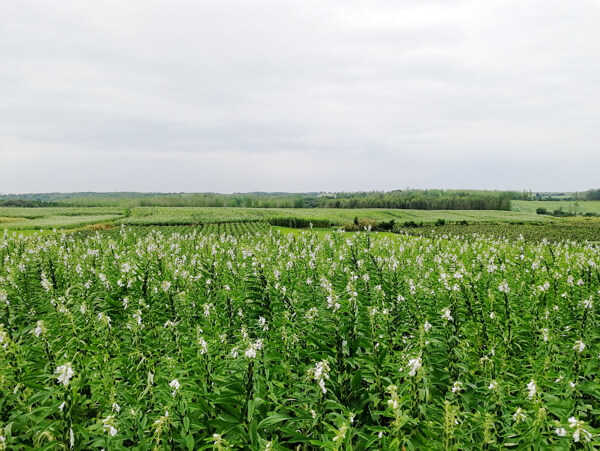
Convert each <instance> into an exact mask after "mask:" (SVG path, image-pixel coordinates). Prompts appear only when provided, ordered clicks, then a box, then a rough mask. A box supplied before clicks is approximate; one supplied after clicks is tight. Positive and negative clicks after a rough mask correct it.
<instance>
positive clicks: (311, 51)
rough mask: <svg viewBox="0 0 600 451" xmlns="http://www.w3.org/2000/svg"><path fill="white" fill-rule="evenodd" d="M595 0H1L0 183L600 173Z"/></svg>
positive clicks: (250, 187) (324, 183) (21, 186)
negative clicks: (52, 0) (51, 0)
mask: <svg viewBox="0 0 600 451" xmlns="http://www.w3.org/2000/svg"><path fill="white" fill-rule="evenodd" d="M599 23H600V2H599V1H598V0H572V1H554V0H531V1H523V0H518V1H517V0H514V1H513V0H481V1H466V0H465V1H461V0H443V1H433V0H419V1H404V0H390V1H384V0H381V1H379V0H365V1H354V0H339V1H311V0H297V1H285V0H271V1H266V0H252V1H248V0H239V1H237V0H218V1H211V0H202V1H191V0H190V1H179V0H169V1H166V0H165V1H154V0H143V1H141V0H140V1H138V0H127V1H123V0H118V1H112V0H103V1H101V2H99V1H85V0H77V1H74V0H60V1H54V2H50V1H47V0H40V1H29V0H4V1H2V4H1V5H0V193H1V192H4V193H14V192H48V191H119V190H128V191H129V190H134V191H162V192H166V191H168V192H172V191H188V192H206V191H216V192H224V193H227V192H235V191H258V190H261V191H295V192H297V191H321V190H323V191H342V190H343V191H354V190H375V189H377V190H381V189H383V190H391V189H398V188H400V189H402V188H405V187H408V186H410V187H414V188H482V189H516V190H523V189H526V190H529V189H531V190H533V191H571V190H585V189H588V188H596V187H600V26H599V25H598V24H599Z"/></svg>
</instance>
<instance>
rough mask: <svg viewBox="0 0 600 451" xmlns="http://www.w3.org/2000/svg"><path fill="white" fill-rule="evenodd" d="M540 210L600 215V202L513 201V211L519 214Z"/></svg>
mask: <svg viewBox="0 0 600 451" xmlns="http://www.w3.org/2000/svg"><path fill="white" fill-rule="evenodd" d="M538 208H545V209H546V210H547V211H548V212H550V213H551V212H553V211H554V210H561V209H562V211H564V212H568V213H576V214H585V213H597V214H600V201H597V200H589V201H579V202H577V201H561V200H550V201H545V200H544V201H542V200H513V201H512V203H511V209H512V211H514V212H519V213H535V211H536V210H537V209H538Z"/></svg>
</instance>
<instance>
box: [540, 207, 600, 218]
mask: <svg viewBox="0 0 600 451" xmlns="http://www.w3.org/2000/svg"><path fill="white" fill-rule="evenodd" d="M535 212H536V213H537V214H538V215H549V216H555V217H557V218H566V217H571V216H576V213H573V212H570V211H564V210H562V209H558V210H554V211H552V212H550V211H548V210H547V209H545V208H543V207H540V208H537V209H536V210H535ZM582 216H585V217H588V218H589V217H595V216H600V215H599V214H598V213H592V212H587V213H583V214H582Z"/></svg>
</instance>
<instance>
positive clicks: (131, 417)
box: [0, 228, 600, 450]
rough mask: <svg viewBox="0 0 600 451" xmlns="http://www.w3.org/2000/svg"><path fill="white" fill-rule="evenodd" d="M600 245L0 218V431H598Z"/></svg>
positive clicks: (524, 442)
mask: <svg viewBox="0 0 600 451" xmlns="http://www.w3.org/2000/svg"><path fill="white" fill-rule="evenodd" d="M598 265H600V250H599V249H598V248H597V247H594V246H591V245H588V246H581V245H577V244H575V243H569V242H562V243H558V244H549V243H548V242H542V243H536V244H528V243H527V242H525V241H523V240H510V241H509V240H491V239H484V238H478V239H473V240H467V241H465V240H460V239H448V238H435V239H428V238H421V237H408V236H393V237H379V238H375V236H374V235H373V234H370V233H356V234H346V233H340V232H335V233H333V234H328V235H326V236H325V237H322V236H321V237H320V235H318V234H315V233H304V234H302V235H300V236H295V235H292V234H290V235H287V236H284V235H282V234H279V233H273V232H267V233H262V234H260V233H259V234H255V235H252V234H245V235H242V236H240V237H233V236H231V235H226V234H222V235H214V234H210V235H205V234H202V233H198V232H196V231H194V232H192V233H190V234H188V235H181V234H177V233H173V234H169V235H164V234H161V233H157V232H153V233H149V234H144V235H143V236H140V235H137V234H136V233H134V232H132V231H131V230H128V229H125V228H123V229H121V230H120V231H119V232H118V233H114V232H111V233H109V234H107V233H105V232H104V233H101V232H98V233H94V234H92V235H88V236H82V235H79V236H77V235H71V236H69V235H64V234H63V235H53V236H50V237H38V238H26V239H15V238H13V237H11V236H9V235H8V234H5V235H4V238H2V239H0V324H1V326H0V448H1V447H7V448H9V449H21V448H24V447H35V448H44V447H45V448H47V449H57V448H60V447H62V448H64V449H71V448H72V449H100V448H104V449H107V450H109V449H110V450H114V449H123V448H125V447H131V446H136V447H137V449H141V450H144V449H154V448H157V449H171V448H178V449H190V450H192V449H225V448H226V447H229V446H231V447H233V448H234V449H241V448H246V449H261V450H262V449H283V448H288V449H289V448H293V449H332V450H334V449H357V450H358V449H385V450H389V449H402V448H406V449H422V448H428V449H473V448H476V449H500V448H504V447H510V446H512V447H534V448H536V449H540V448H548V447H554V448H553V449H570V448H571V447H587V448H588V449H592V448H593V447H596V446H599V445H600V442H598V440H597V431H598V428H599V427H600V409H599V407H598V406H599V403H598V401H599V399H600V380H599V377H598V365H599V357H600V356H599V352H600V329H599V328H598V325H599V324H598V302H597V296H598V294H599V293H598V291H599V289H600V272H599V268H598Z"/></svg>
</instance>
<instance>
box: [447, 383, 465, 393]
mask: <svg viewBox="0 0 600 451" xmlns="http://www.w3.org/2000/svg"><path fill="white" fill-rule="evenodd" d="M462 389H463V384H462V382H460V381H456V382H454V384H453V385H452V388H451V389H450V391H451V392H452V393H457V392H460V391H461V390H462Z"/></svg>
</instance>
